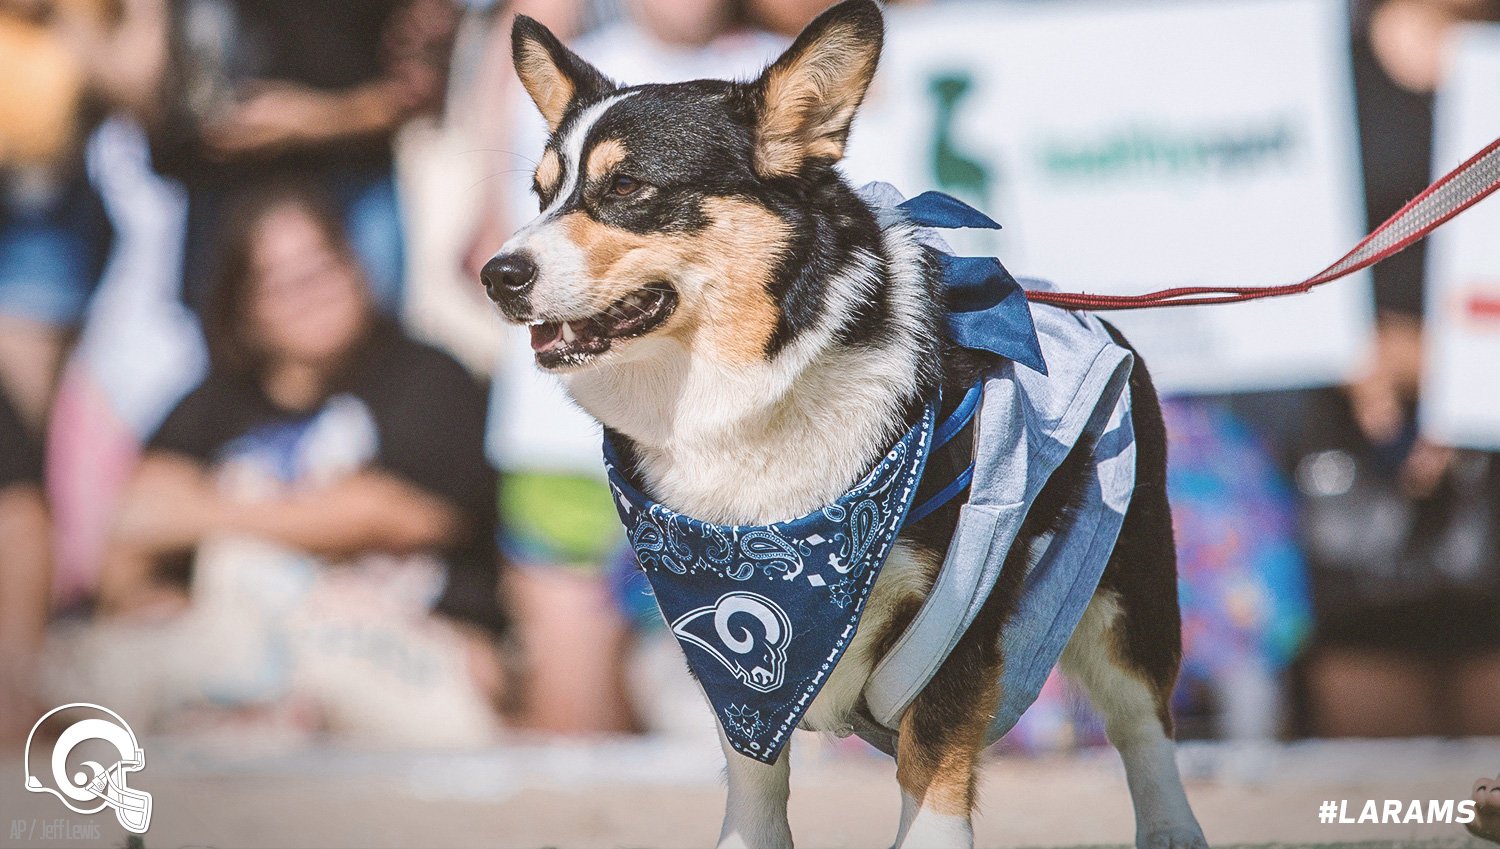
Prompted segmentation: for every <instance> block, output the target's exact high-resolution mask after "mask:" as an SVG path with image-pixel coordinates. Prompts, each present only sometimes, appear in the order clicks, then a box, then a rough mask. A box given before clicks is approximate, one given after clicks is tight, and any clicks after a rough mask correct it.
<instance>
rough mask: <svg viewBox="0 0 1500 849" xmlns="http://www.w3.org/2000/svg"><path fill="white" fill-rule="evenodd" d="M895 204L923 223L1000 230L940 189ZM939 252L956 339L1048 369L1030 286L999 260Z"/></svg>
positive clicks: (1043, 370)
mask: <svg viewBox="0 0 1500 849" xmlns="http://www.w3.org/2000/svg"><path fill="white" fill-rule="evenodd" d="M896 208H897V209H899V210H901V211H902V212H905V213H906V215H907V217H908V218H910V219H911V220H912V222H914V223H916V224H919V225H921V226H923V227H934V228H939V229H945V230H947V229H955V228H978V229H984V230H998V229H1000V225H999V224H997V223H995V221H994V220H993V219H991V218H990V217H989V216H987V215H985V214H984V213H982V212H980V211H979V210H977V209H975V208H973V207H972V206H969V205H968V204H966V203H964V202H963V201H961V200H959V199H957V198H955V197H952V196H950V195H945V194H943V193H941V192H923V193H922V194H920V195H917V196H916V197H914V198H911V199H910V200H906V201H903V202H902V203H900V204H897V206H896ZM938 257H939V261H940V262H941V263H942V266H943V285H944V286H945V287H946V288H947V290H948V333H949V335H950V336H951V337H952V338H953V341H954V342H957V343H958V344H959V345H962V346H963V347H965V348H972V349H975V350H981V351H989V352H990V353H992V354H999V355H1000V356H1002V357H1007V358H1009V359H1011V360H1014V361H1016V362H1018V363H1020V364H1021V365H1023V366H1026V367H1027V368H1030V369H1032V370H1033V371H1036V372H1038V373H1040V374H1046V373H1047V361H1046V360H1045V359H1043V357H1042V345H1041V342H1040V341H1038V340H1037V335H1036V326H1035V325H1034V324H1033V323H1032V321H1031V305H1030V304H1029V303H1028V302H1027V300H1026V290H1025V289H1022V288H1021V284H1020V283H1017V282H1016V278H1014V277H1012V276H1011V275H1010V272H1009V271H1006V270H1005V266H1003V265H1001V264H1000V260H998V259H995V258H994V257H988V256H953V255H951V254H946V253H943V254H939V255H938Z"/></svg>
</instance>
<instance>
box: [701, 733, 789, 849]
mask: <svg viewBox="0 0 1500 849" xmlns="http://www.w3.org/2000/svg"><path fill="white" fill-rule="evenodd" d="M719 745H720V746H722V747H723V748H724V761H725V765H726V772H727V773H728V777H729V795H728V797H727V798H726V799H725V801H724V827H723V828H722V829H721V830H720V831H719V844H718V849H791V847H792V828H791V825H790V824H788V822H787V818H786V802H787V796H788V795H789V793H790V791H791V788H790V784H789V780H790V777H791V773H792V770H791V762H790V760H789V758H790V757H791V751H792V746H791V743H790V741H788V743H787V745H786V747H785V748H783V749H782V750H781V757H779V758H777V760H776V763H774V764H763V763H761V762H760V761H757V760H754V759H752V758H747V757H745V756H744V755H742V754H740V753H739V752H736V751H735V750H734V748H733V747H731V746H730V745H729V741H728V740H727V739H725V737H724V731H723V729H720V730H719Z"/></svg>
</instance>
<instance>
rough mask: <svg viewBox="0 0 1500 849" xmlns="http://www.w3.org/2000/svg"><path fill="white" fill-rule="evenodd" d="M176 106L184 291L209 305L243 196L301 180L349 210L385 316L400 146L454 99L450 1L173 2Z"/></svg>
mask: <svg viewBox="0 0 1500 849" xmlns="http://www.w3.org/2000/svg"><path fill="white" fill-rule="evenodd" d="M170 2H171V4H172V5H171V8H172V22H173V32H172V35H173V38H172V53H171V56H172V64H171V67H170V68H169V70H168V73H167V74H166V75H165V77H164V79H163V88H164V90H165V92H166V95H165V100H166V103H167V104H168V105H167V107H166V108H165V109H164V110H163V111H162V113H161V114H160V115H158V116H157V120H155V121H154V122H153V129H154V131H153V148H154V159H155V162H156V165H157V167H158V169H159V170H160V171H161V172H162V173H163V174H165V175H167V176H170V177H173V178H175V179H177V180H179V181H181V182H182V184H183V185H184V186H185V187H186V188H187V191H188V224H187V227H188V237H187V247H186V256H185V260H184V269H183V278H184V295H185V300H186V301H187V303H188V304H189V305H190V306H192V307H194V308H195V309H199V308H201V307H202V306H203V304H204V303H205V302H206V300H207V297H208V293H207V291H206V287H207V283H208V281H209V271H210V259H211V256H212V251H213V247H212V246H213V244H214V242H215V240H216V238H217V236H218V235H219V234H220V232H221V225H222V223H223V210H224V208H225V207H226V205H228V204H229V203H230V202H231V198H232V196H233V195H234V193H235V192H236V191H237V190H240V189H243V188H245V187H247V186H255V185H259V184H264V183H265V182H267V181H268V180H275V179H278V178H282V177H295V178H296V179H299V180H302V181H305V182H307V183H309V184H312V185H317V186H319V187H321V188H322V189H323V190H324V191H326V192H328V193H329V194H330V195H331V196H332V197H333V198H334V201H335V203H336V204H337V206H338V209H339V212H340V214H341V216H342V218H343V223H344V225H345V227H346V228H347V229H348V231H349V233H350V237H351V239H352V240H353V243H354V245H355V247H356V248H357V250H358V253H359V258H360V260H361V261H362V263H363V264H364V266H365V272H366V275H367V277H368V280H369V285H370V286H371V287H372V289H373V291H374V295H375V302H376V303H377V305H378V306H380V308H381V309H382V310H384V311H385V312H387V313H393V312H394V311H395V310H396V309H397V308H398V307H399V304H400V299H401V282H402V274H403V264H404V261H405V259H404V254H403V250H402V244H403V241H402V239H403V234H402V228H401V214H400V208H399V204H398V198H397V195H396V184H395V180H394V176H393V172H392V153H391V141H392V137H393V135H394V134H395V132H396V130H397V129H398V128H399V127H400V126H401V125H402V123H403V122H405V121H406V120H407V119H408V118H409V117H411V116H412V115H414V114H417V113H419V112H421V111H423V110H427V109H431V108H433V107H435V106H436V105H437V104H438V103H439V102H440V99H441V96H442V92H443V86H444V80H445V74H446V63H447V58H448V50H449V48H450V46H451V39H452V36H453V30H454V27H455V25H456V23H457V10H456V9H455V7H454V6H453V5H452V4H451V3H450V2H448V0H361V2H358V3H349V2H346V0H170Z"/></svg>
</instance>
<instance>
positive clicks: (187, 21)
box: [0, 0, 1500, 750]
mask: <svg viewBox="0 0 1500 849" xmlns="http://www.w3.org/2000/svg"><path fill="white" fill-rule="evenodd" d="M1053 2H1062V0H1053ZM826 5H827V3H826V2H824V0H515V2H512V3H505V2H493V0H471V2H468V3H463V2H460V1H459V0H359V2H348V0H0V738H5V737H9V736H15V735H17V734H22V735H24V733H25V730H26V729H27V728H28V727H29V725H30V723H31V722H32V721H33V720H34V718H35V717H36V716H39V715H40V714H41V712H42V710H44V709H45V708H46V707H50V706H52V705H55V704H60V703H63V702H65V701H70V700H85V701H92V702H99V703H102V704H107V705H109V706H110V707H112V708H114V709H116V710H118V711H120V712H122V713H123V714H125V715H127V716H129V717H130V719H131V722H132V723H134V724H136V727H137V728H141V727H143V726H144V727H149V728H152V729H155V730H158V731H171V732H192V731H196V730H219V729H223V728H225V727H251V728H256V729H268V730H273V731H276V732H279V733H285V734H290V735H294V736H296V735H302V736H310V735H318V734H324V733H334V734H338V735H343V736H346V737H350V738H355V739H362V740H369V741H375V742H379V743H383V744H409V745H423V746H428V745H446V744H464V743H474V742H483V741H487V740H494V739H498V736H497V735H503V734H506V733H512V732H527V731H530V732H539V733H562V734H597V733H638V732H657V733H675V732H678V731H683V730H684V729H695V730H696V731H695V732H694V733H697V732H701V731H703V730H704V729H705V728H708V733H709V734H711V733H712V731H711V728H709V727H708V726H706V725H705V723H708V722H710V721H711V720H709V719H708V713H707V712H706V711H703V710H702V709H701V706H700V704H699V701H700V698H701V697H700V696H698V695H697V694H696V692H695V685H693V683H692V682H691V681H690V680H689V679H688V678H687V676H686V674H685V672H684V671H683V669H682V664H681V661H680V658H678V657H677V649H676V647H675V645H673V643H672V640H671V639H670V636H669V635H667V634H665V633H664V629H663V628H662V627H661V626H660V623H659V621H657V619H656V614H655V607H654V604H653V602H652V601H651V598H650V596H649V595H648V594H647V593H646V591H645V586H644V583H643V582H642V580H641V579H640V576H639V574H638V572H637V571H636V570H635V567H634V564H633V561H632V560H631V558H630V556H629V554H628V552H627V551H626V549H625V546H624V543H623V539H622V535H621V532H620V530H619V528H618V525H617V521H616V518H615V514H614V509H613V506H612V504H611V503H610V496H609V493H608V490H607V489H606V487H605V485H604V483H603V478H602V469H601V467H600V464H599V457H598V451H599V442H598V432H597V430H596V429H595V426H594V425H592V424H591V423H590V422H589V421H588V420H586V419H585V418H584V417H583V415H582V414H581V413H580V412H579V411H577V410H576V409H574V408H572V407H571V406H570V405H569V404H568V403H567V401H566V400H565V399H564V398H563V397H562V395H561V391H560V389H559V388H558V387H557V386H556V385H555V384H554V383H552V382H550V381H549V380H547V379H546V378H544V377H542V376H540V375H538V374H537V373H536V371H535V369H534V368H533V366H532V362H531V356H530V351H529V349H528V348H527V345H526V343H525V340H524V334H513V333H510V332H507V331H506V330H505V329H504V328H502V327H501V325H500V322H499V320H498V318H497V317H495V316H494V315H493V312H492V310H491V308H490V307H489V304H488V302H487V301H486V300H485V299H484V297H483V292H482V290H481V289H480V287H479V286H478V284H477V283H476V282H474V280H475V271H476V270H477V268H478V266H480V265H482V264H483V262H484V261H485V260H486V259H488V258H489V256H490V255H491V254H492V253H493V252H494V250H495V249H496V248H497V247H498V246H499V245H500V243H501V242H502V241H504V238H505V236H506V235H507V234H508V232H509V231H510V230H511V229H512V228H513V227H514V226H516V225H517V224H518V223H520V222H523V221H524V220H525V219H526V218H527V217H529V215H530V214H532V213H533V212H534V211H535V201H534V199H533V198H532V197H531V195H530V194H529V192H528V191H527V188H528V186H529V182H530V172H531V169H532V168H533V167H534V163H533V157H534V156H535V154H536V153H537V152H539V151H540V149H541V146H542V142H543V139H544V138H545V135H544V133H545V128H544V125H543V124H542V123H541V121H540V119H539V118H538V117H537V116H536V115H535V114H534V112H533V110H532V107H531V105H530V103H529V102H528V101H526V99H525V98H524V97H523V96H522V94H521V92H520V89H519V86H518V85H517V84H516V83H515V82H514V80H513V74H512V73H511V69H510V64H509V63H510V59H509V40H508V39H509V35H508V34H509V26H510V21H511V20H512V19H513V16H514V15H515V14H517V13H525V14H529V15H532V16H533V17H536V18H538V19H540V20H541V21H543V22H544V23H546V24H548V25H549V26H551V27H552V28H553V29H554V30H555V31H556V32H558V33H559V34H560V35H562V36H564V37H565V38H567V39H568V40H569V41H570V43H572V44H573V45H574V46H575V48H576V49H577V50H578V51H579V52H580V53H581V54H582V55H583V56H584V57H585V58H587V59H590V60H591V61H593V62H595V63H596V64H598V65H599V66H600V67H602V68H604V69H606V71H607V72H609V73H611V74H612V75H614V76H616V77H617V78H619V79H622V80H626V81H631V82H643V81H670V80H681V79H692V78H699V77H741V78H743V77H748V76H751V75H753V74H755V73H757V72H758V71H759V69H760V68H761V67H762V66H763V65H764V64H765V63H766V62H767V61H768V60H770V59H771V58H774V56H775V55H776V54H777V53H778V52H779V50H780V49H781V48H782V47H784V46H785V45H786V44H787V43H789V40H790V38H791V37H792V36H793V35H795V33H796V32H797V31H798V30H799V29H800V28H801V27H802V26H803V25H804V24H806V23H807V22H808V21H810V20H811V19H812V17H813V16H815V15H816V14H817V13H818V12H820V11H821V10H822V9H823V8H824V7H825V6H826ZM974 5H975V6H976V7H978V6H981V5H982V4H981V3H978V2H976V3H974ZM1351 19H1352V20H1353V22H1354V29H1353V31H1352V32H1351V37H1350V42H1349V43H1350V57H1351V62H1352V67H1353V69H1354V80H1355V86H1356V92H1355V95H1356V97H1355V102H1356V104H1357V112H1358V116H1357V117H1358V125H1359V130H1360V135H1361V140H1362V163H1361V164H1362V166H1363V173H1364V178H1365V183H1364V184H1365V195H1366V198H1365V200H1366V206H1367V211H1368V216H1369V220H1370V223H1371V225H1372V226H1373V225H1375V224H1377V223H1379V222H1380V221H1382V220H1384V219H1385V218H1386V217H1387V216H1388V215H1390V214H1391V213H1393V212H1394V211H1395V210H1396V209H1397V208H1399V207H1400V206H1401V205H1402V204H1403V203H1404V202H1405V201H1406V200H1407V199H1408V198H1410V197H1411V196H1413V195H1415V194H1416V193H1417V192H1419V191H1420V190H1421V189H1422V188H1424V187H1425V186H1426V185H1427V183H1428V182H1429V180H1430V178H1431V176H1432V175H1431V174H1430V173H1429V163H1430V161H1431V155H1430V154H1431V145H1432V131H1433V117H1432V108H1433V92H1434V90H1435V89H1436V88H1437V86H1438V85H1439V84H1440V82H1441V61H1440V58H1441V54H1442V45H1443V43H1444V39H1445V38H1446V37H1447V36H1448V35H1449V34H1450V32H1451V31H1452V30H1453V28H1454V27H1455V25H1457V24H1458V23H1460V22H1462V21H1465V20H1500V2H1496V0H1369V2H1364V0H1357V2H1356V3H1355V5H1354V6H1353V7H1352V14H1351ZM1422 293H1423V262H1422V256H1421V251H1420V248H1418V249H1415V250H1412V251H1409V252H1407V253H1406V254H1403V255H1401V256H1400V257H1397V258H1396V259H1394V260H1392V261H1390V262H1387V263H1385V264H1383V265H1381V266H1379V267H1377V268H1376V270H1375V297H1376V308H1377V311H1378V316H1379V319H1378V332H1377V340H1376V344H1375V346H1374V347H1373V350H1372V351H1371V353H1370V357H1369V360H1368V363H1367V365H1366V367H1365V368H1364V369H1363V370H1362V371H1361V372H1360V374H1359V376H1358V378H1357V379H1356V380H1354V381H1353V382H1351V384H1350V385H1348V386H1344V387H1338V388H1330V389H1320V390H1310V391H1300V392H1278V393H1260V394H1240V395H1233V396H1216V397H1182V398H1171V399H1168V400H1167V403H1166V413H1167V420H1168V425H1169V428H1170V431H1171V437H1172V452H1173V453H1172V463H1171V467H1170V480H1169V484H1170V488H1171V495H1172V498H1173V506H1174V518H1175V524H1176V530H1177V535H1178V541H1179V548H1180V552H1181V553H1180V560H1181V573H1182V589H1181V594H1182V601H1183V611H1184V634H1185V657H1184V674H1183V678H1182V683H1181V686H1180V687H1179V692H1178V704H1177V709H1178V712H1179V715H1180V717H1181V719H1180V723H1179V725H1180V728H1181V729H1182V731H1183V733H1185V734H1187V735H1190V736H1201V737H1223V738H1230V739H1236V740H1243V741H1250V742H1254V741H1264V740H1270V739H1274V738H1276V737H1278V736H1286V735H1292V736H1351V735H1352V736H1384V735H1471V734H1500V700H1496V699H1495V698H1494V697H1493V696H1494V693H1496V692H1500V464H1497V463H1496V462H1495V458H1494V457H1493V456H1491V455H1489V454H1484V453H1478V452H1472V451H1462V450H1454V449H1451V448H1447V447H1444V446H1439V445H1433V444H1430V443H1428V442H1426V441H1424V440H1423V439H1422V438H1421V436H1420V435H1419V433H1418V431H1417V428H1416V423H1415V406H1416V402H1417V400H1418V398H1419V395H1420V392H1421V385H1420V375H1421V362H1420V361H1421V350H1422V316H1421V311H1422V303H1423V299H1422V298H1423V295H1422ZM1096 739H1102V738H1101V735H1100V731H1099V729H1098V728H1097V723H1095V722H1093V721H1092V720H1091V719H1090V717H1089V716H1088V715H1087V712H1086V711H1085V710H1084V709H1083V708H1082V707H1081V706H1080V705H1079V704H1078V703H1077V700H1076V699H1075V698H1074V696H1073V694H1072V693H1070V692H1069V690H1068V688H1067V687H1066V685H1064V684H1063V683H1062V682H1061V681H1054V682H1051V683H1049V685H1048V687H1047V689H1046V691H1045V692H1044V695H1043V698H1042V700H1041V701H1040V702H1039V704H1038V705H1037V707H1036V708H1035V709H1034V710H1033V711H1032V712H1031V714H1028V716H1027V717H1026V718H1025V720H1023V723H1022V725H1021V726H1019V727H1018V728H1017V730H1016V731H1015V732H1014V733H1013V735H1012V737H1011V739H1010V740H1008V741H1007V742H1005V743H1002V745H1006V746H1010V747H1013V748H1018V749H1023V750H1051V749H1056V748H1059V747H1067V746H1073V745H1079V744H1085V743H1088V742H1091V741H1093V740H1096Z"/></svg>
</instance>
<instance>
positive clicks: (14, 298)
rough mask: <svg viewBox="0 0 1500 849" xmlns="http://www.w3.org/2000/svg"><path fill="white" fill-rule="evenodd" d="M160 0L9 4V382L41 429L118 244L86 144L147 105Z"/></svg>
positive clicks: (5, 136)
mask: <svg viewBox="0 0 1500 849" xmlns="http://www.w3.org/2000/svg"><path fill="white" fill-rule="evenodd" d="M165 31H166V29H165V17H164V14H163V7H162V5H161V2H160V0H0V384H3V386H4V388H5V389H6V391H8V392H9V393H10V394H11V397H12V399H13V401H14V403H15V404H16V406H17V407H18V409H19V410H20V413H21V416H22V420H23V421H24V422H25V423H26V425H27V426H28V428H30V429H31V431H32V432H33V433H40V432H41V430H42V429H43V422H44V420H45V418H46V412H47V409H48V407H49V406H50V403H51V397H52V394H53V390H54V388H55V384H56V381H57V377H58V373H59V370H60V368H61V364H62V361H63V357H64V353H65V351H66V349H67V346H68V343H69V341H70V337H71V335H72V332H73V331H74V330H75V329H76V328H77V326H78V324H79V323H80V321H81V318H82V316H83V311H84V307H85V305H86V303H87V301H88V298H89V295H90V293H91V291H92V289H93V287H94V284H95V282H96V281H97V279H98V277H99V273H100V270H101V268H102V266H103V262H104V258H105V253H106V249H107V244H108V241H109V224H108V222H107V220H106V218H105V215H104V210H103V207H102V206H101V204H100V202H99V199H98V197H97V195H96V193H95V192H94V190H93V188H92V186H90V184H89V181H88V178H87V176H86V175H85V173H84V156H83V149H84V140H85V138H87V136H88V134H89V132H90V131H91V129H92V128H93V126H94V124H95V123H96V121H97V120H98V119H99V118H100V117H101V116H102V115H104V114H105V113H107V112H108V111H109V110H111V109H117V108H123V109H144V108H146V104H147V103H149V101H150V99H151V94H152V91H151V89H152V85H153V80H154V79H155V78H156V77H157V76H158V75H159V73H160V67H161V57H162V53H163V45H164V43H165Z"/></svg>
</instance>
